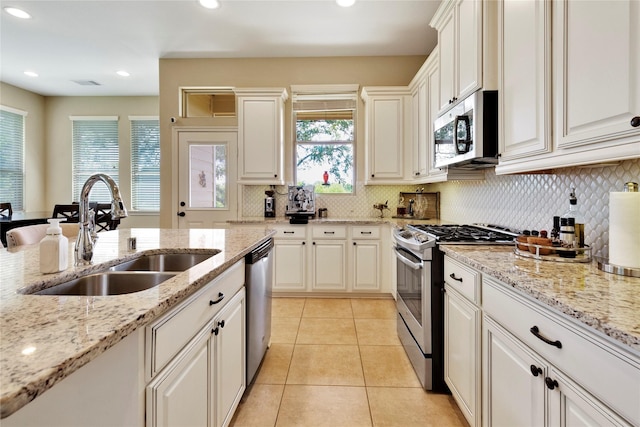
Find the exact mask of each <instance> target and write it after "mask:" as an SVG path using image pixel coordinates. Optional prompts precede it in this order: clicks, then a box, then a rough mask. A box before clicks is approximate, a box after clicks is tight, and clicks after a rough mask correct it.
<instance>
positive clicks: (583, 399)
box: [548, 368, 631, 426]
mask: <svg viewBox="0 0 640 427" xmlns="http://www.w3.org/2000/svg"><path fill="white" fill-rule="evenodd" d="M548 381H549V387H553V389H550V390H549V425H551V426H631V424H629V423H627V422H626V421H624V420H623V419H622V418H620V417H619V416H618V415H616V414H615V413H614V412H613V411H611V410H610V409H609V408H607V407H606V406H604V405H603V404H602V403H601V402H600V401H598V400H597V399H595V398H594V397H593V396H591V395H590V394H589V393H588V392H587V391H585V390H584V389H583V388H582V387H580V386H579V385H578V384H576V383H575V382H574V381H572V380H571V379H570V378H568V377H566V376H565V375H564V374H562V372H560V371H557V370H556V369H554V368H551V372H550V374H549V380H548Z"/></svg>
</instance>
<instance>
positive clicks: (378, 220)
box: [227, 216, 442, 226]
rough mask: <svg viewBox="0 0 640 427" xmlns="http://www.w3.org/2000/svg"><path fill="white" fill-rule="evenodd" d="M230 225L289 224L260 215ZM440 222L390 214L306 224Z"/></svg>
mask: <svg viewBox="0 0 640 427" xmlns="http://www.w3.org/2000/svg"><path fill="white" fill-rule="evenodd" d="M227 222H228V223H229V224H231V225H256V224H259V225H263V224H265V225H268V226H269V225H271V226H273V225H286V224H289V217H282V216H281V217H276V218H264V217H260V216H256V217H244V218H240V219H237V220H230V221H227ZM414 223H420V224H441V223H442V221H441V220H439V219H430V220H424V219H414V218H411V217H407V218H394V217H391V216H385V217H384V218H380V217H372V218H363V217H328V218H318V217H316V218H313V219H309V223H308V225H327V224H329V225H331V224H338V225H341V224H344V225H383V224H390V225H398V226H404V225H406V224H414ZM295 225H304V224H295Z"/></svg>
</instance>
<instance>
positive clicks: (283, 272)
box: [273, 224, 392, 294]
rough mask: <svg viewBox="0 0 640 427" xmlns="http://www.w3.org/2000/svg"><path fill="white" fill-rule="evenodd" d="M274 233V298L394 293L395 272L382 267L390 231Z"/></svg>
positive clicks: (299, 228) (346, 228) (292, 229)
mask: <svg viewBox="0 0 640 427" xmlns="http://www.w3.org/2000/svg"><path fill="white" fill-rule="evenodd" d="M274 229H275V230H276V235H275V237H274V244H275V248H274V267H275V268H274V286H273V291H274V293H279V294H300V293H307V292H318V293H325V294H326V293H336V294H342V293H345V292H353V293H360V294H362V293H375V294H377V293H390V292H392V289H391V284H390V283H391V279H390V275H391V269H390V267H386V266H384V265H383V260H384V259H385V256H386V257H388V256H389V255H390V254H389V253H388V252H386V251H390V245H391V244H390V242H389V236H387V234H388V232H389V229H388V228H387V227H381V226H379V225H344V224H336V225H329V224H322V225H320V224H313V225H312V224H309V225H290V226H284V225H278V226H276V227H274ZM383 231H384V232H385V233H383ZM385 248H386V249H385Z"/></svg>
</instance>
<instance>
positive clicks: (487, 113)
mask: <svg viewBox="0 0 640 427" xmlns="http://www.w3.org/2000/svg"><path fill="white" fill-rule="evenodd" d="M433 129H434V131H433V133H434V144H435V147H434V151H433V152H434V159H433V164H434V166H435V167H437V168H441V167H443V166H453V167H458V168H465V169H481V168H488V167H493V166H495V165H496V164H497V163H498V158H497V155H498V91H495V90H484V91H483V90H479V91H477V92H474V93H473V94H471V95H469V96H468V97H467V98H465V99H463V100H462V101H460V102H458V103H457V104H456V105H454V106H453V107H452V108H451V109H449V110H447V111H445V112H444V113H443V114H442V115H440V117H438V118H437V119H436V120H435V121H434V127H433Z"/></svg>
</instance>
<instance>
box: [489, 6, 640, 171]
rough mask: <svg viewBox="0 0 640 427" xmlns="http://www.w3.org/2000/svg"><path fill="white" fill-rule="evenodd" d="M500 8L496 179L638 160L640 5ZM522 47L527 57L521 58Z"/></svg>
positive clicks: (639, 146) (639, 150)
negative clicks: (499, 111) (498, 148)
mask: <svg viewBox="0 0 640 427" xmlns="http://www.w3.org/2000/svg"><path fill="white" fill-rule="evenodd" d="M501 3H502V2H501ZM549 7H551V9H552V10H551V11H550V12H549V10H548V8H549ZM527 9H528V12H526V10H527ZM502 11H503V13H502V15H501V23H500V28H501V29H502V30H503V33H504V34H503V35H502V37H501V44H504V46H502V49H501V54H502V55H501V67H503V71H504V73H503V76H502V77H501V89H500V93H501V97H502V99H503V100H504V101H503V103H502V105H501V109H502V111H501V117H503V120H502V123H503V125H504V126H502V129H501V130H502V131H503V133H502V137H501V157H500V161H499V164H498V165H497V166H496V174H507V173H519V172H532V171H540V170H549V169H553V168H562V167H570V166H578V165H587V164H598V163H608V162H615V161H620V160H624V159H632V158H637V157H638V156H640V73H638V70H639V69H640V51H639V50H638V38H639V33H638V28H639V27H640V3H638V2H637V1H634V0H621V1H616V2H605V1H584V2H583V1H560V0H558V1H553V2H543V1H523V2H504V4H502ZM549 14H550V15H549ZM549 16H551V25H549V24H547V22H548V20H549ZM505 32H506V33H505ZM510 40H512V41H514V42H513V43H512V42H511V41H510ZM515 41H517V44H516V43H515ZM550 41H551V42H550ZM541 43H542V44H541ZM549 43H551V55H552V57H551V60H549V57H548V55H547V53H546V52H545V51H544V49H547V47H548V45H549ZM509 46H510V47H509ZM523 46H525V47H524V48H523ZM526 46H528V48H527V47H526ZM523 50H526V51H528V52H533V54H531V55H529V56H527V57H526V58H524V57H523V56H522V51H523ZM534 61H535V63H534ZM525 64H529V65H528V66H526V67H525ZM543 65H544V67H543ZM504 67H507V68H504ZM509 69H511V72H509ZM543 73H544V75H543ZM549 73H550V76H551V84H548V83H547V80H548V75H549ZM509 75H511V77H509ZM523 80H524V81H523ZM527 81H528V84H527V85H523V84H522V83H526V82H527ZM518 82H520V84H519V85H516V83H518ZM542 85H544V86H545V87H551V89H547V90H546V91H545V90H543V86H542ZM527 88H528V90H527ZM545 97H550V100H551V105H550V106H547V104H549V102H548V101H547V100H546V99H545ZM543 106H545V107H543ZM543 108H544V109H543ZM632 122H633V124H635V127H634V126H633V125H632ZM550 123H553V125H552V126H551V132H550V133H551V135H550V136H546V135H548V133H549V131H548V130H547V129H546V128H545V126H546V127H549V125H550ZM517 132H520V133H519V134H518V133H517ZM543 136H544V138H543Z"/></svg>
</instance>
